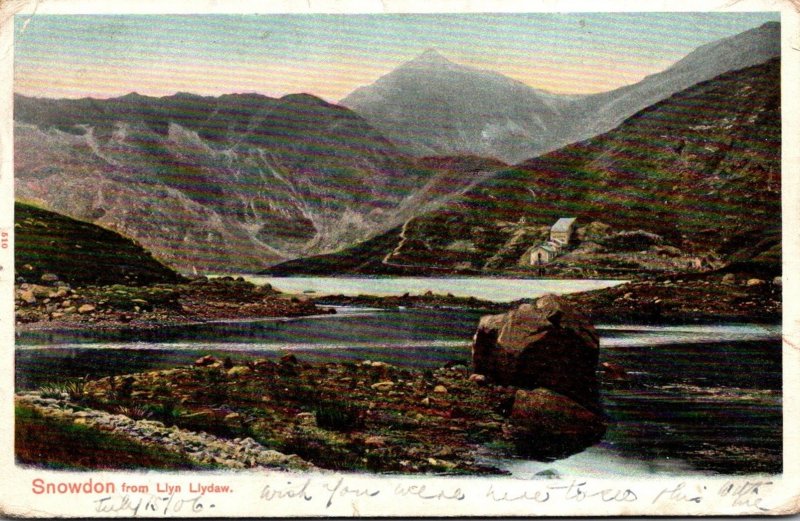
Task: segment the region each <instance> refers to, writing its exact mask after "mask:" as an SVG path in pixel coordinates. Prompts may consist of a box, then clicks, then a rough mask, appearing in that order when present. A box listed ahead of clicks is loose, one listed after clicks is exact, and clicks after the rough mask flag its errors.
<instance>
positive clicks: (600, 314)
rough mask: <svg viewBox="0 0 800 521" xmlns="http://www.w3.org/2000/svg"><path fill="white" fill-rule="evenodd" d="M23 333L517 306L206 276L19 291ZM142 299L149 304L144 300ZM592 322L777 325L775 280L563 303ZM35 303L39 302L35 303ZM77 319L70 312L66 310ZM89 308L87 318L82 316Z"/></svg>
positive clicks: (656, 285) (633, 287) (694, 284)
mask: <svg viewBox="0 0 800 521" xmlns="http://www.w3.org/2000/svg"><path fill="white" fill-rule="evenodd" d="M16 295H17V306H16V313H17V323H16V331H17V332H40V331H41V332H47V331H58V330H63V329H79V330H85V331H127V330H131V331H149V330H157V329H159V328H162V327H180V326H191V325H203V324H213V323H231V322H236V321H241V322H250V321H258V320H270V319H274V320H281V319H291V318H302V317H313V316H319V315H325V314H334V313H335V312H336V310H335V309H334V308H333V307H332V306H348V307H358V308H363V307H367V308H375V309H398V310H403V309H418V310H424V309H448V308H452V309H466V310H474V311H480V312H484V313H486V314H496V313H503V312H505V311H507V310H508V309H510V308H512V307H514V306H517V305H519V304H520V303H525V302H532V301H534V300H535V299H519V300H515V301H513V302H496V301H491V300H485V299H479V298H475V297H460V296H454V295H453V294H451V293H447V294H441V293H433V292H432V291H426V292H425V293H423V294H410V293H405V294H403V295H400V296H393V295H392V296H377V295H357V296H349V295H344V294H334V295H318V294H316V293H313V294H308V293H303V294H291V293H279V292H277V291H276V290H274V289H273V288H272V286H270V285H268V284H267V285H264V286H257V285H255V284H253V283H251V282H247V281H245V280H244V279H243V278H242V277H239V278H237V279H234V278H233V277H221V278H212V279H206V278H200V279H196V280H194V281H190V282H188V283H179V284H156V285H152V286H142V287H131V286H120V285H115V286H89V287H85V288H76V289H72V288H65V287H64V286H54V287H50V286H41V285H21V286H18V287H17V291H16ZM143 297H145V298H143ZM562 298H564V299H565V300H566V301H567V302H569V303H570V304H572V305H573V306H574V307H575V308H576V309H577V310H578V311H579V312H580V313H582V314H584V315H586V316H587V318H589V319H590V320H591V321H592V322H594V323H600V322H602V323H608V324H638V325H678V324H713V323H755V324H759V323H760V324H771V325H775V324H781V323H782V314H781V313H782V302H781V285H780V282H779V278H776V279H775V280H772V281H766V280H763V279H757V278H748V277H747V276H745V277H740V278H739V279H735V278H734V279H731V276H730V275H728V274H725V275H723V274H721V273H718V272H710V273H705V274H693V275H691V276H688V275H675V276H671V277H662V278H658V279H645V280H637V281H630V282H626V283H623V284H620V285H617V286H613V287H609V288H604V289H598V290H592V291H585V292H578V293H568V294H564V295H562ZM29 301H33V302H29ZM66 305H69V306H70V307H71V308H72V312H71V313H64V311H69V309H70V308H65V306H66ZM86 310H88V311H86Z"/></svg>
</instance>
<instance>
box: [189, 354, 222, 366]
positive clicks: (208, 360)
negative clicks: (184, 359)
mask: <svg viewBox="0 0 800 521" xmlns="http://www.w3.org/2000/svg"><path fill="white" fill-rule="evenodd" d="M217 363H219V360H217V359H216V358H214V357H213V356H211V355H205V356H201V357H200V358H198V359H197V360H195V361H194V365H196V366H198V367H207V366H209V365H214V364H217Z"/></svg>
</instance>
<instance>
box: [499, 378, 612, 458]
mask: <svg viewBox="0 0 800 521" xmlns="http://www.w3.org/2000/svg"><path fill="white" fill-rule="evenodd" d="M510 431H511V434H512V437H513V440H514V443H515V445H516V447H517V452H518V453H519V454H520V455H522V456H528V457H532V458H535V459H544V460H548V459H557V458H563V457H566V456H569V455H570V454H574V453H576V452H580V451H582V450H583V449H585V448H586V447H589V446H591V445H593V444H595V443H597V442H598V441H599V440H600V439H601V438H602V437H603V434H605V431H606V424H605V421H604V420H603V418H602V417H601V416H599V415H598V414H596V413H594V412H592V411H590V410H588V409H586V408H585V407H582V406H581V405H579V404H578V403H576V402H575V401H573V400H570V399H569V398H567V397H566V396H563V395H561V394H558V393H554V392H552V391H550V390H548V389H535V390H533V391H527V390H522V389H520V390H518V391H517V392H516V394H515V396H514V405H513V406H512V408H511V416H510Z"/></svg>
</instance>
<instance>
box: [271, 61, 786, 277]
mask: <svg viewBox="0 0 800 521" xmlns="http://www.w3.org/2000/svg"><path fill="white" fill-rule="evenodd" d="M779 85H780V62H779V60H777V59H774V60H770V61H769V62H767V63H765V64H762V65H758V66H754V67H750V68H747V69H743V70H741V71H736V72H732V73H727V74H724V75H721V76H719V77H717V78H715V79H713V80H711V81H708V82H704V83H701V84H699V85H697V86H694V87H692V88H690V89H687V90H685V91H682V92H680V93H678V94H676V95H674V96H672V97H671V98H669V99H667V100H665V101H663V102H660V103H658V104H656V105H654V106H652V107H649V108H648V109H646V110H643V111H641V112H639V113H638V114H636V115H635V116H633V117H631V118H630V119H628V120H627V121H625V122H624V123H623V124H622V125H620V126H619V127H618V128H616V129H615V130H613V131H611V132H608V133H606V134H603V135H600V136H597V137H595V138H593V139H591V140H588V141H584V142H581V143H577V144H574V145H570V146H567V147H565V148H563V149H560V150H558V151H556V152H552V153H550V154H547V155H544V156H541V157H539V158H536V159H532V160H529V161H526V162H524V163H521V164H519V165H517V166H515V167H513V168H510V169H507V170H505V171H503V172H501V173H500V174H498V175H496V176H494V177H492V178H491V179H488V180H486V181H484V182H482V183H480V184H478V185H477V186H476V187H474V188H473V189H471V190H469V191H467V192H466V193H465V195H464V196H463V197H461V198H459V199H457V200H454V201H452V202H451V203H449V204H447V205H446V206H444V207H442V208H440V209H438V210H436V211H433V212H430V213H428V214H425V215H423V216H420V217H417V218H413V219H409V220H408V221H406V222H405V223H404V225H403V226H402V227H398V228H396V229H394V230H392V231H390V232H387V233H386V234H385V235H384V236H381V237H378V238H376V239H373V240H372V241H367V242H366V243H363V244H361V245H359V246H358V249H353V250H345V251H343V252H340V253H339V254H338V256H339V258H343V257H351V258H350V259H349V260H348V262H347V265H348V266H353V267H354V268H352V269H353V270H355V271H372V272H385V271H387V270H389V271H391V270H392V269H399V268H402V269H403V270H405V271H409V270H414V269H417V270H419V271H423V272H432V271H447V272H453V271H460V272H464V273H486V272H509V271H523V272H524V269H525V268H524V266H520V258H521V256H522V255H523V254H524V253H525V251H526V249H527V248H529V247H530V246H532V245H533V244H535V243H536V242H537V241H540V240H542V239H543V238H544V237H546V234H547V228H548V226H549V225H551V224H552V223H553V222H555V220H556V219H557V218H559V217H563V216H574V217H577V218H578V221H577V222H578V223H579V226H580V227H581V229H579V234H578V236H577V238H578V239H579V240H578V241H577V242H576V243H575V244H574V246H575V247H574V248H573V249H572V250H570V251H568V254H567V255H564V256H563V257H562V258H561V259H560V260H559V261H558V262H561V263H562V268H563V269H571V268H576V269H577V270H578V271H577V272H576V273H573V274H575V275H591V276H594V275H596V274H597V273H596V272H593V271H592V270H596V269H597V268H599V267H606V268H609V269H611V268H615V269H617V271H619V270H623V271H624V270H630V271H647V270H650V269H656V268H657V269H658V270H661V271H670V270H672V271H680V270H685V269H686V268H687V267H690V268H692V269H701V268H708V267H717V266H719V265H721V264H722V263H723V262H726V261H736V262H748V261H749V260H753V259H755V260H758V261H759V262H762V263H766V265H767V266H771V267H772V268H771V269H772V270H773V271H774V270H775V269H779V264H778V265H776V264H775V261H776V259H777V260H778V261H779V259H780V253H779V252H780V241H779V229H780V215H781V210H780V200H781V197H780V155H781V154H780V150H781V144H780V136H781V124H780V121H781V119H780V89H779ZM580 239H582V240H580ZM759 244H761V246H758V245H759ZM776 248H777V254H776ZM361 252H369V253H370V257H369V258H364V257H362V256H360V255H359V253H361ZM642 252H644V254H642ZM670 259H678V261H679V262H678V261H674V260H670ZM658 263H661V264H663V266H662V265H659V266H655V267H653V266H651V265H653V264H658ZM326 264H327V265H329V263H326V262H325V258H324V257H321V258H320V257H317V258H314V259H310V260H309V261H308V262H307V263H306V264H305V265H303V264H302V263H294V264H293V265H292V270H291V271H293V272H316V270H320V269H322V268H323V267H324V266H325V265H326ZM556 266H558V263H556ZM285 268H286V267H285V266H279V267H276V269H277V270H278V271H276V272H281V271H280V270H284V271H283V272H284V273H285V272H286V270H285Z"/></svg>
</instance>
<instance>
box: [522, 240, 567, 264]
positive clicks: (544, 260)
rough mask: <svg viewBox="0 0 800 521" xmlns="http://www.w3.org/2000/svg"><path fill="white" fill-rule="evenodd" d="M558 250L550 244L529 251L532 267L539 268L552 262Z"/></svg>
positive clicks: (540, 245)
mask: <svg viewBox="0 0 800 521" xmlns="http://www.w3.org/2000/svg"><path fill="white" fill-rule="evenodd" d="M559 251H560V248H558V247H557V246H556V245H554V244H551V243H544V244H539V245H538V246H534V247H533V248H531V249H530V250H529V252H530V263H531V265H532V266H541V265H543V264H549V263H551V262H553V259H555V258H556V257H558V254H559Z"/></svg>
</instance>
